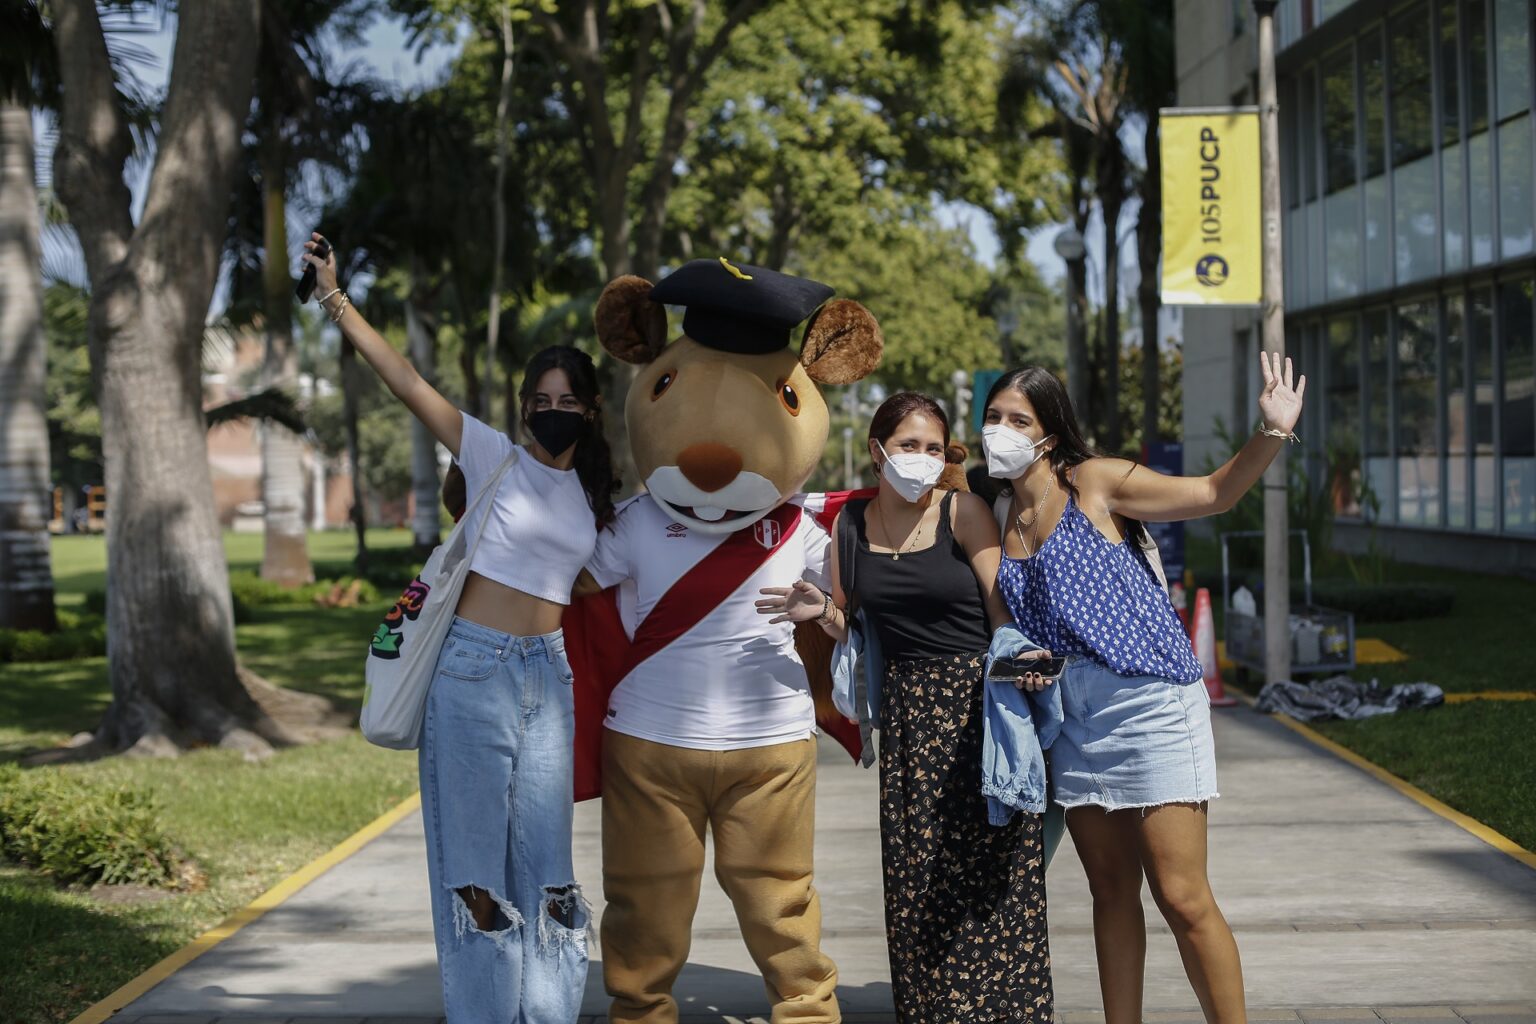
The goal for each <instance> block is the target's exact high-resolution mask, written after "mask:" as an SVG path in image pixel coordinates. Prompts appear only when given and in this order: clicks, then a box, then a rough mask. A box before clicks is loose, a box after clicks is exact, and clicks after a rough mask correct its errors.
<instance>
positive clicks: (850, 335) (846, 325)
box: [800, 299, 885, 385]
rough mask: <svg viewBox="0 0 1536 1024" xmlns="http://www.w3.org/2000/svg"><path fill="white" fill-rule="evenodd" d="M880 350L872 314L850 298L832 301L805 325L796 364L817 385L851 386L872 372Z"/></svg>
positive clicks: (877, 326) (883, 346)
mask: <svg viewBox="0 0 1536 1024" xmlns="http://www.w3.org/2000/svg"><path fill="white" fill-rule="evenodd" d="M884 348H885V341H884V339H883V338H881V336H880V325H879V324H878V323H876V322H875V315H874V314H873V313H871V312H870V311H869V310H867V309H865V308H864V307H863V306H861V305H859V304H858V303H857V302H854V301H853V300H852V299H833V300H832V301H831V302H829V303H827V304H826V305H824V306H822V307H821V309H819V310H817V312H816V315H815V316H813V317H812V318H811V322H810V323H809V324H807V325H806V328H805V341H804V343H802V344H801V346H800V365H801V366H804V367H805V372H806V373H808V374H810V377H811V380H814V381H816V382H817V383H818V384H833V385H838V384H852V383H853V382H854V381H856V380H863V379H864V378H865V377H868V376H869V375H870V374H871V373H873V372H874V369H875V367H877V366H879V365H880V354H881V352H882V351H884Z"/></svg>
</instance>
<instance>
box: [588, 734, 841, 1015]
mask: <svg viewBox="0 0 1536 1024" xmlns="http://www.w3.org/2000/svg"><path fill="white" fill-rule="evenodd" d="M815 810H816V743H815V741H814V740H799V741H796V742H794V743H779V744H776V745H774V746H769V747H752V748H749V749H746V750H690V749H688V748H685V747H673V746H667V745H665V744H661V743H652V742H649V741H647V740H642V739H636V738H635V737H633V736H626V735H624V734H623V733H618V732H614V731H613V730H611V729H610V730H608V731H607V732H605V733H604V736H603V895H604V897H605V898H606V899H607V902H608V906H607V909H606V910H605V911H604V912H603V927H602V947H601V950H602V958H603V980H604V982H605V983H606V985H607V988H608V994H609V995H610V996H612V997H613V1006H612V1008H611V1009H610V1010H609V1013H608V1019H609V1020H610V1021H615V1022H617V1021H645V1022H646V1024H674V1022H675V1021H676V1020H677V1003H676V1001H675V1000H674V999H673V998H672V984H673V982H675V981H676V980H677V975H678V972H679V971H681V970H682V969H683V964H684V963H685V962H686V961H687V959H688V947H689V944H690V942H691V940H692V937H693V914H694V910H695V909H696V908H697V906H698V902H699V883H700V880H701V878H702V877H703V873H704V827H705V825H706V823H707V824H708V825H709V828H710V829H711V831H712V832H713V833H714V841H715V877H716V878H718V879H719V880H720V886H721V888H723V889H724V890H725V893H726V895H727V896H729V897H730V898H731V903H732V904H733V905H734V906H735V908H736V919H737V921H738V922H740V924H741V936H742V938H743V939H745V940H746V943H747V950H748V952H750V953H751V954H752V959H753V961H755V962H756V964H757V968H758V970H759V971H761V972H762V975H763V982H764V984H765V985H766V987H767V989H768V999H769V1001H770V1002H771V1003H772V1004H773V1018H772V1020H773V1024H788V1022H790V1021H794V1022H797V1024H798V1022H807V1024H808V1022H818V1024H836V1022H838V1021H840V1020H841V1019H842V1018H841V1015H840V1014H839V1012H838V1008H837V996H836V994H835V989H836V988H837V967H836V966H835V965H834V964H833V963H832V961H831V960H830V959H829V958H828V957H827V955H826V954H825V953H823V952H822V951H821V901H820V899H819V898H818V897H817V895H816V889H815V888H814V887H813V886H812V885H811V849H812V840H813V836H814V833H815Z"/></svg>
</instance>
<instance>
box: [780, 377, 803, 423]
mask: <svg viewBox="0 0 1536 1024" xmlns="http://www.w3.org/2000/svg"><path fill="white" fill-rule="evenodd" d="M779 401H781V402H783V403H784V408H786V409H788V410H789V414H790V415H791V416H799V415H800V396H799V395H797V394H795V389H794V388H793V387H792V386H791V385H790V384H789V383H788V382H787V381H781V382H780V383H779Z"/></svg>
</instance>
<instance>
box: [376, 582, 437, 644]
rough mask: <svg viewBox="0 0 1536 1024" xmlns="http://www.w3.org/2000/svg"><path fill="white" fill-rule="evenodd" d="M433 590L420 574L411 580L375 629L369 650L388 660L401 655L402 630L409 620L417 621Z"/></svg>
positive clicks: (403, 642)
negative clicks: (422, 579)
mask: <svg viewBox="0 0 1536 1024" xmlns="http://www.w3.org/2000/svg"><path fill="white" fill-rule="evenodd" d="M431 591H432V588H431V587H429V586H427V585H426V584H425V583H423V582H422V581H421V577H420V576H417V577H416V578H415V579H414V580H411V582H410V584H409V585H407V586H406V588H405V592H404V593H402V594H401V595H400V600H398V601H396V602H395V606H394V607H393V608H391V609H390V610H389V613H388V614H387V615H385V616H384V621H383V622H381V623H379V628H378V629H376V630H374V633H373V643H372V644H370V645H369V652H370V653H371V654H372V655H373V656H374V657H376V658H383V659H385V660H387V661H393V660H394V659H396V658H398V657H400V649H401V647H403V646H404V644H405V636H404V634H403V633H402V632H401V630H402V628H403V627H404V625H405V623H406V621H407V620H409V621H411V622H415V621H416V617H417V616H419V615H420V614H421V609H422V607H423V606H425V605H426V603H427V594H429V593H431Z"/></svg>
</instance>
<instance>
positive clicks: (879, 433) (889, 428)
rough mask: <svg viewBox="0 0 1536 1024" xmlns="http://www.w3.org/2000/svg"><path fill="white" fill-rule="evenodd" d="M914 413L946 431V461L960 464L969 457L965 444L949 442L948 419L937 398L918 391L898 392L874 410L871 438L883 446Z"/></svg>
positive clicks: (871, 422) (871, 421)
mask: <svg viewBox="0 0 1536 1024" xmlns="http://www.w3.org/2000/svg"><path fill="white" fill-rule="evenodd" d="M913 413H921V414H922V415H924V416H927V417H928V418H929V419H932V420H937V421H938V424H939V426H940V427H942V428H943V429H944V461H945V462H946V463H948V464H950V465H959V464H961V463H963V462H965V459H966V456H967V455H968V454H969V453H968V452H967V451H966V450H965V445H963V444H950V443H949V417H948V416H946V415H945V414H944V407H943V406H942V405H940V404H939V403H938V402H937V401H935V400H934V399H932V398H930V397H928V396H927V395H925V394H922V393H920V392H917V391H898V392H896V393H895V394H894V395H892V396H891V397H890V398H887V399H886V400H885V401H884V402H881V403H880V408H878V409H876V410H875V415H874V418H873V419H871V420H870V421H869V439H870V440H871V441H879V442H880V444H881V445H882V446H883V445H884V444H885V442H887V441H889V440H890V439H891V437H892V435H894V434H895V433H896V428H897V427H899V426H901V421H902V420H904V419H906V418H907V417H908V416H911V415H912V414H913Z"/></svg>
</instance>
